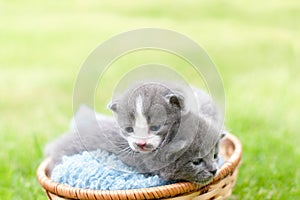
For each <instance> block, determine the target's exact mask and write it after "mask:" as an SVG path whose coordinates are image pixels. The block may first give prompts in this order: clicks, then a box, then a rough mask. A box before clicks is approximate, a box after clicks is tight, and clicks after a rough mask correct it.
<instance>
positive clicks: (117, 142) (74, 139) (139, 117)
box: [46, 83, 221, 182]
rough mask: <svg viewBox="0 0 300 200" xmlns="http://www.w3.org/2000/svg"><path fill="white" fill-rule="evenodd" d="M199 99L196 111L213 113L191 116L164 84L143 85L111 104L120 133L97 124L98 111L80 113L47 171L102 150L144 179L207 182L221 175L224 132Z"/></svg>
mask: <svg viewBox="0 0 300 200" xmlns="http://www.w3.org/2000/svg"><path fill="white" fill-rule="evenodd" d="M196 92H197V91H196ZM198 93H199V94H200V96H201V95H202V96H203V97H205V98H201V99H199V100H198V101H199V102H202V104H201V103H200V104H199V109H198V110H199V111H209V112H199V113H197V114H195V113H193V112H192V111H190V109H187V107H186V106H185V105H186V103H185V101H186V99H184V98H185V97H184V96H182V95H181V94H182V93H180V92H178V91H177V90H173V89H172V90H171V89H170V87H166V86H165V85H162V84H158V83H145V84H142V85H141V86H140V87H138V88H134V89H133V90H128V91H127V92H126V93H125V94H124V95H123V96H122V97H121V98H119V99H118V100H114V101H113V103H112V104H110V108H111V109H112V110H113V111H114V112H115V114H116V118H117V121H118V126H119V127H120V128H121V129H120V128H119V127H118V126H117V124H116V123H115V122H114V121H113V120H112V119H110V118H105V117H104V118H103V117H102V118H101V119H100V120H99V118H98V119H97V118H96V117H95V113H94V111H92V110H89V109H87V108H85V107H83V108H81V109H80V111H79V112H78V113H77V115H76V116H75V121H76V130H73V131H71V132H70V133H68V134H66V135H64V136H63V137H61V138H60V139H58V140H56V141H54V142H53V143H51V144H50V145H48V146H47V148H46V155H47V156H50V157H51V158H52V164H51V165H50V168H49V170H50V171H51V169H52V167H53V166H54V165H55V164H56V163H58V162H60V161H61V157H62V156H63V155H72V154H76V153H79V152H82V151H84V150H88V151H92V150H95V149H99V148H100V149H103V150H107V151H109V152H112V153H115V154H116V155H117V156H118V157H119V159H120V160H122V161H123V162H124V163H126V164H127V165H129V166H132V167H134V168H136V169H137V170H138V171H139V172H141V173H150V174H158V175H160V176H161V177H162V178H165V179H167V180H170V179H172V180H187V181H193V182H206V181H209V180H210V179H211V178H212V177H213V176H214V175H215V173H216V171H217V158H216V157H217V156H216V155H217V148H218V141H219V140H220V137H221V135H220V133H221V132H220V130H219V129H218V128H217V127H218V126H215V124H218V123H220V121H218V120H220V119H221V118H220V117H219V113H218V112H217V109H216V107H215V106H214V104H213V102H212V100H211V99H210V98H208V95H206V94H205V93H201V92H200V91H198ZM203 94H205V95H203ZM197 97H199V95H197ZM207 105H209V106H210V108H209V109H207V108H208V107H207Z"/></svg>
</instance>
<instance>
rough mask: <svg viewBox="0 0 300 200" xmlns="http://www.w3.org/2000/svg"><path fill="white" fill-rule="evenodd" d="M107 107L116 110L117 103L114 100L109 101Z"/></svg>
mask: <svg viewBox="0 0 300 200" xmlns="http://www.w3.org/2000/svg"><path fill="white" fill-rule="evenodd" d="M107 107H108V108H109V109H110V110H112V111H113V112H117V110H118V104H117V103H116V102H110V103H109V104H108V105H107Z"/></svg>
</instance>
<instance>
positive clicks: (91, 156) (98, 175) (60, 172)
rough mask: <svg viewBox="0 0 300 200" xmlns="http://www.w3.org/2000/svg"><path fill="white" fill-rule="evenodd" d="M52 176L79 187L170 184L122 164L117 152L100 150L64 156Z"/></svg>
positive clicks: (99, 188) (136, 187) (111, 187)
mask: <svg viewBox="0 0 300 200" xmlns="http://www.w3.org/2000/svg"><path fill="white" fill-rule="evenodd" d="M51 179H53V180H54V181H56V182H59V183H63V184H67V185H70V186H72V187H77V188H87V189H95V190H125V189H138V188H148V187H154V186H161V185H166V184H170V183H171V182H167V181H165V180H163V179H161V178H160V177H158V176H157V175H155V176H145V175H143V174H140V173H138V172H137V171H135V170H134V169H133V168H130V167H128V166H127V165H125V164H123V163H122V162H121V161H120V160H119V159H118V158H117V157H116V156H115V155H113V154H111V153H108V152H106V151H102V150H97V151H93V152H86V151H85V152H83V153H81V154H77V155H73V156H65V157H63V162H62V163H61V164H59V165H57V166H55V168H54V169H53V171H52V174H51Z"/></svg>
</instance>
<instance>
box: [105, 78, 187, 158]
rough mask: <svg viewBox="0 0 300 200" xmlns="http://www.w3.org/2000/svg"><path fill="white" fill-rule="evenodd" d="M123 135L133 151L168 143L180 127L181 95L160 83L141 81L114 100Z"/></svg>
mask: <svg viewBox="0 0 300 200" xmlns="http://www.w3.org/2000/svg"><path fill="white" fill-rule="evenodd" d="M109 108H110V109H111V110H112V111H113V112H114V114H115V116H116V119H117V122H118V124H119V126H120V128H121V130H122V135H123V137H124V138H125V139H126V140H127V141H128V144H129V146H130V147H131V149H132V150H134V151H136V152H141V153H147V152H151V151H153V150H155V149H157V148H158V147H159V146H160V145H163V144H164V143H167V142H168V139H169V138H171V135H172V134H174V132H176V128H178V126H179V122H180V117H181V112H182V110H183V109H184V103H183V97H182V96H181V95H180V94H178V93H176V92H174V91H172V90H171V89H169V88H167V87H166V86H164V85H162V84H159V83H144V84H142V85H140V86H138V87H136V88H133V89H129V90H128V91H126V92H125V93H124V94H123V95H122V96H121V97H120V98H118V99H116V100H113V101H112V103H111V104H110V105H109Z"/></svg>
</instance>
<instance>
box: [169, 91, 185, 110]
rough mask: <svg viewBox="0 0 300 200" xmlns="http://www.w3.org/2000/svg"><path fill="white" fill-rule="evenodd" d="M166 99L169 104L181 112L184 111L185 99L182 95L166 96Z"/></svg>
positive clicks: (172, 94)
mask: <svg viewBox="0 0 300 200" xmlns="http://www.w3.org/2000/svg"><path fill="white" fill-rule="evenodd" d="M165 99H166V100H167V102H168V103H169V104H171V105H173V106H176V107H178V108H180V109H181V110H183V109H184V97H183V96H182V95H180V94H175V93H171V94H167V95H166V96H165Z"/></svg>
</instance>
